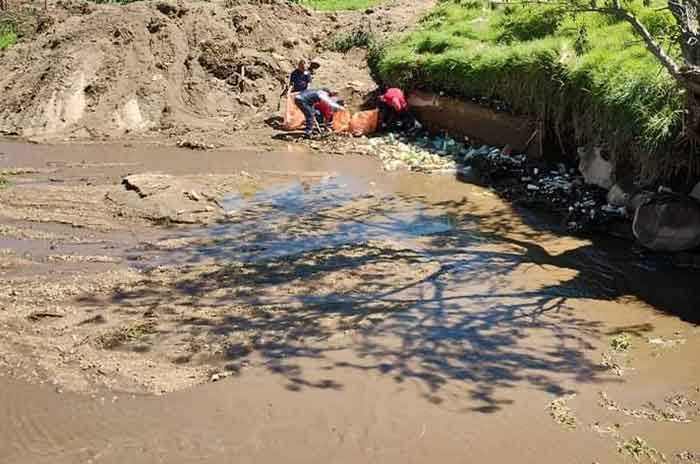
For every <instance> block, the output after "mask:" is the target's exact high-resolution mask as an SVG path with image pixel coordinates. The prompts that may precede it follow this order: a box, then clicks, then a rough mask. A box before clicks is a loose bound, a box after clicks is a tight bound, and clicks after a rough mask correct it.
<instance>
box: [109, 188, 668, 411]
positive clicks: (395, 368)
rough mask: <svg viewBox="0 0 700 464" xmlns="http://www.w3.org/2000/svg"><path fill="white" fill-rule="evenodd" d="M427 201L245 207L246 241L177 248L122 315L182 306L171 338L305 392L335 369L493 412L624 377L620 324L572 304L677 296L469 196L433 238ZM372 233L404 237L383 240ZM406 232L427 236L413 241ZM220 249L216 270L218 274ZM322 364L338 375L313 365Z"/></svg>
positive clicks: (133, 291)
mask: <svg viewBox="0 0 700 464" xmlns="http://www.w3.org/2000/svg"><path fill="white" fill-rule="evenodd" d="M415 201H416V198H406V197H404V198H399V199H397V200H396V203H392V202H387V201H382V202H381V204H373V205H364V206H363V207H362V208H361V209H354V210H353V209H350V210H349V211H351V213H350V214H348V210H347V209H346V210H344V211H343V214H339V213H338V212H337V211H328V210H323V209H321V210H315V211H307V212H304V213H301V214H299V215H295V216H294V217H284V215H283V214H279V213H280V212H279V211H275V210H274V208H273V209H272V210H271V211H270V210H267V213H268V214H267V215H266V216H265V217H264V220H263V221H260V218H259V217H257V216H256V215H255V214H254V210H251V211H250V212H243V214H242V216H241V217H242V218H243V219H239V221H240V223H239V225H240V227H237V228H236V229H235V232H236V235H235V236H230V235H226V234H225V233H224V234H218V235H217V236H216V237H210V238H208V239H207V242H206V243H205V244H204V245H201V246H200V245H197V246H188V245H187V246H183V247H182V248H181V249H176V250H172V248H170V249H169V250H168V251H167V252H168V253H171V256H175V257H177V261H176V262H174V263H171V265H170V266H169V267H166V268H164V269H163V268H158V269H156V270H153V271H149V272H148V273H147V277H146V279H144V281H143V282H141V283H140V284H138V285H136V286H133V287H132V288H127V289H122V290H121V291H119V292H117V293H115V295H113V297H112V300H111V306H110V307H111V308H112V310H114V311H117V312H123V313H126V312H128V313H129V314H136V313H138V310H140V309H141V308H153V307H160V308H178V310H176V311H171V312H170V313H171V314H170V315H168V314H163V315H162V318H163V321H169V322H170V323H171V324H172V327H173V328H172V330H171V331H170V333H164V334H163V335H162V338H161V339H160V340H159V341H158V342H159V343H164V344H167V343H171V344H173V345H182V344H183V343H185V342H186V343H190V344H194V343H195V342H196V344H198V346H199V345H201V346H209V347H212V346H213V347H220V348H218V349H216V350H215V351H216V352H217V353H218V356H219V358H220V359H223V361H224V362H225V363H227V364H228V365H233V366H240V365H241V364H242V363H245V362H259V363H260V364H261V365H263V366H266V368H267V369H268V370H269V372H270V373H272V374H274V375H278V376H281V377H282V378H283V379H284V380H285V382H286V384H287V386H288V388H290V389H292V390H295V391H300V390H304V389H308V388H319V389H336V390H340V389H342V388H343V385H342V384H341V383H340V382H339V381H338V380H337V379H334V378H331V377H333V373H334V372H336V371H340V370H342V371H343V372H346V371H352V370H358V371H369V372H375V373H379V374H381V375H383V376H388V377H390V378H392V379H393V380H394V381H395V382H397V383H403V382H406V381H409V380H410V381H414V382H418V383H419V384H420V385H421V388H422V389H423V393H424V395H425V397H426V399H428V400H429V401H431V402H433V403H436V404H439V403H441V402H443V401H445V400H446V398H448V397H450V398H453V397H455V396H457V397H459V398H461V399H462V400H464V401H466V404H467V405H466V406H464V408H463V409H465V410H471V411H479V412H483V413H490V412H495V411H498V410H500V409H502V408H504V407H506V406H507V405H509V404H511V403H512V402H513V401H514V396H515V393H514V390H515V389H519V388H535V389H538V390H541V391H545V392H548V393H551V394H555V395H561V394H566V393H569V392H571V391H572V388H574V387H573V386H575V385H576V384H579V383H598V382H614V381H616V379H615V378H614V377H612V376H611V375H610V374H609V373H607V372H605V370H604V369H603V368H602V367H601V366H600V364H599V362H598V360H597V359H595V358H596V357H597V356H598V355H597V354H596V353H595V347H596V346H598V345H599V344H600V339H601V338H602V337H603V336H605V335H606V334H605V331H604V330H605V328H604V323H603V322H601V321H596V320H591V318H586V317H585V314H581V313H580V311H579V310H577V307H576V305H574V304H572V300H573V299H586V300H591V301H595V300H598V301H615V300H617V299H618V298H620V297H622V296H627V295H633V296H637V297H639V298H640V299H642V300H645V301H649V302H650V304H651V305H654V303H653V301H661V300H658V298H657V299H656V300H653V298H654V295H651V294H648V293H646V292H644V289H643V287H644V286H641V287H632V286H630V285H629V281H630V279H635V278H641V277H645V276H646V275H645V274H644V271H643V270H642V269H641V268H638V270H637V271H629V269H627V267H626V266H627V264H626V263H625V266H622V267H621V266H620V265H619V263H615V262H614V260H615V259H617V258H616V255H615V254H611V253H610V252H609V251H606V250H605V249H599V248H597V247H595V246H594V245H584V246H578V247H577V248H572V249H569V250H567V251H564V252H563V253H559V254H553V253H550V252H549V251H548V250H547V249H546V248H545V247H544V246H543V245H542V244H541V243H539V237H540V234H541V231H538V230H536V229H532V228H524V231H519V233H517V234H516V233H514V232H513V229H512V224H511V223H509V221H510V219H509V218H502V219H498V218H496V219H494V218H493V217H487V216H479V215H477V214H475V213H474V212H465V210H464V204H462V203H456V202H455V203H449V202H444V203H441V204H439V205H433V207H435V208H436V209H440V210H445V211H450V214H452V217H453V220H454V223H455V224H453V225H454V227H452V228H451V230H444V231H438V232H435V233H432V232H430V233H427V234H424V233H421V232H420V231H423V230H425V227H424V225H421V224H415V223H412V221H413V222H414V221H419V220H420V221H424V220H425V217H421V218H418V217H416V216H415V215H414V216H410V215H409V216H406V215H402V214H397V213H398V210H399V209H401V208H404V209H405V205H406V204H410V203H411V202H415ZM248 214H249V215H248ZM247 215H248V216H247ZM246 220H251V221H252V220H255V221H258V223H257V224H256V226H255V227H253V226H252V225H251V224H249V223H246ZM357 224H362V227H360V228H358V227H357ZM372 227H374V228H378V230H379V231H380V232H381V233H386V234H389V235H391V234H395V235H397V236H400V238H401V239H400V240H395V241H382V240H381V233H377V234H374V233H367V232H366V231H367V230H368V228H369V229H371V228H372ZM405 230H416V231H419V233H417V234H415V236H412V237H411V236H410V234H401V233H397V231H399V232H401V231H405ZM348 231H350V233H348ZM334 236H335V237H337V236H341V237H344V238H343V240H334V239H333V237H334ZM388 238H392V237H388ZM227 244H229V245H231V246H227ZM279 244H282V245H284V246H282V245H279ZM292 245H294V246H292ZM302 245H304V246H302ZM251 246H252V248H251ZM212 247H215V248H219V249H218V250H217V254H216V258H217V260H216V262H214V263H210V262H208V261H207V262H208V264H206V265H204V264H202V262H204V261H205V260H203V258H205V257H206V258H207V259H209V258H211V256H212V254H211V250H212ZM246 247H247V248H246ZM275 247H278V248H275ZM271 248H272V249H278V250H279V249H281V250H283V251H284V253H278V254H276V253H272V252H270V249H271ZM241 249H244V250H246V251H245V252H241ZM251 249H252V250H254V251H253V252H251V251H250V250H251ZM256 253H257V254H256ZM204 255H206V256H204ZM528 269H535V270H539V271H538V272H537V273H536V274H534V273H532V272H531V271H528ZM635 272H637V274H635ZM529 275H532V276H536V277H532V278H530V277H528V276H529ZM640 276H641V277H640ZM646 278H647V279H648V278H649V276H646ZM652 293H653V292H652ZM657 307H658V308H659V309H660V310H667V308H666V307H665V306H664V305H663V303H662V304H661V305H660V306H657ZM168 317H169V318H170V319H168ZM347 334H350V335H349V336H346V335H347ZM180 359H182V358H180ZM187 359H189V358H187ZM209 359H210V358H209ZM308 360H315V361H316V362H317V363H318V365H319V366H322V369H321V371H322V372H323V373H324V374H327V376H328V378H322V379H317V378H315V376H318V372H316V373H315V374H313V375H312V374H310V373H308V372H307V371H305V370H304V368H303V366H304V365H306V361H308ZM509 391H510V392H511V393H510V394H509Z"/></svg>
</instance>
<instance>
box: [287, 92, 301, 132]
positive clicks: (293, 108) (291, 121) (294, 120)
mask: <svg viewBox="0 0 700 464" xmlns="http://www.w3.org/2000/svg"><path fill="white" fill-rule="evenodd" d="M297 95H298V94H297V93H293V92H287V101H286V103H285V108H284V129H285V130H288V131H294V130H301V129H303V128H304V127H305V126H306V118H305V117H304V113H303V112H302V111H301V110H300V109H299V107H298V106H297V104H296V103H295V102H294V97H296V96H297Z"/></svg>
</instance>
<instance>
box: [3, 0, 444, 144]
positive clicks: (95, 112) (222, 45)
mask: <svg viewBox="0 0 700 464" xmlns="http://www.w3.org/2000/svg"><path fill="white" fill-rule="evenodd" d="M408 4H410V5H411V8H406V6H407V5H408ZM430 4H432V2H430V1H427V0H425V1H421V2H418V3H417V4H416V2H407V1H402V2H394V4H392V5H391V6H389V7H385V8H376V9H374V10H371V12H370V13H364V12H347V13H331V14H322V13H314V12H311V11H310V10H308V9H306V8H304V7H302V6H300V5H298V4H297V3H295V2H288V1H284V0H275V1H270V2H260V1H254V0H250V1H248V0H233V1H226V2H206V3H202V2H189V1H181V2H178V3H177V4H175V3H166V2H137V3H132V4H129V5H126V6H119V5H94V4H90V3H84V4H83V3H80V4H78V3H71V2H61V3H58V4H56V5H54V6H53V7H52V8H50V10H49V14H48V18H49V19H46V20H42V21H40V22H39V25H38V26H37V31H36V34H34V35H30V36H28V37H26V38H25V39H24V40H23V41H22V42H21V43H19V44H17V45H15V46H13V47H11V48H10V49H9V50H8V51H6V52H5V53H2V54H0V67H1V68H2V69H3V70H4V71H5V72H4V73H3V75H2V76H1V77H0V89H2V92H0V134H10V135H20V136H24V137H34V138H37V139H42V140H45V139H66V138H68V139H109V138H115V137H116V138H119V137H125V136H127V137H140V138H141V137H145V136H149V137H177V138H188V137H189V138H195V139H206V140H207V141H208V142H211V141H213V140H218V139H222V138H227V137H231V136H233V134H234V133H235V132H236V131H237V130H240V129H243V128H251V127H260V126H262V125H263V121H264V120H266V119H267V118H269V117H271V116H274V115H276V114H277V105H278V101H279V98H278V95H279V93H280V90H281V87H282V84H283V83H284V82H285V81H286V79H287V77H288V75H289V72H290V71H291V70H292V69H294V67H295V63H297V62H298V60H299V59H301V58H305V59H310V58H313V59H316V60H317V61H319V62H320V63H321V65H322V67H321V69H320V71H319V73H318V75H317V78H316V83H317V85H324V86H329V87H332V88H334V89H338V90H341V91H342V93H343V95H344V96H345V98H346V99H347V100H348V103H349V104H351V105H352V104H356V103H357V104H359V103H361V101H362V99H363V97H364V95H366V94H367V93H368V92H370V91H371V90H372V89H373V88H374V83H373V81H372V79H371V77H370V76H369V71H368V69H367V65H366V63H365V59H364V52H362V51H361V50H353V51H351V52H350V53H348V54H341V53H336V52H333V51H330V50H329V48H330V45H331V43H332V42H333V40H335V39H336V38H339V37H344V36H346V35H347V34H349V33H351V32H352V31H355V30H358V29H362V30H368V31H371V32H372V33H373V34H376V35H377V36H378V37H386V36H388V35H390V34H393V33H396V32H399V31H401V30H403V29H404V28H405V27H406V26H407V25H408V24H411V22H412V21H413V20H415V18H416V17H417V15H418V14H419V13H420V12H421V11H423V10H424V9H425V8H426V7H427V6H429V5H430ZM88 44H89V46H86V45H88Z"/></svg>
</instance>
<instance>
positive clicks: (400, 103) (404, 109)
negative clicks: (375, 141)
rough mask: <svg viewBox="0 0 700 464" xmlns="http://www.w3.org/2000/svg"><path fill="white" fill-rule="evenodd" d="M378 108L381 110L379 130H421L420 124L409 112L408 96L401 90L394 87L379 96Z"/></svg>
mask: <svg viewBox="0 0 700 464" xmlns="http://www.w3.org/2000/svg"><path fill="white" fill-rule="evenodd" d="M377 107H378V109H379V129H380V130H392V129H395V128H399V129H402V130H413V129H416V128H420V124H419V123H418V121H416V119H415V118H414V117H413V115H412V114H411V112H410V111H409V110H408V103H407V102H406V96H405V95H404V93H403V91H402V90H401V89H397V88H395V87H392V88H390V89H387V90H386V91H385V92H384V93H383V94H382V95H380V96H379V98H378V102H377Z"/></svg>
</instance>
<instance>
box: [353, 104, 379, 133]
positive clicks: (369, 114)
mask: <svg viewBox="0 0 700 464" xmlns="http://www.w3.org/2000/svg"><path fill="white" fill-rule="evenodd" d="M378 128H379V110H368V111H360V112H359V113H355V114H353V115H352V118H351V119H350V133H351V134H352V135H354V136H356V137H358V136H360V135H370V134H374V133H375V132H377V129H378Z"/></svg>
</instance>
